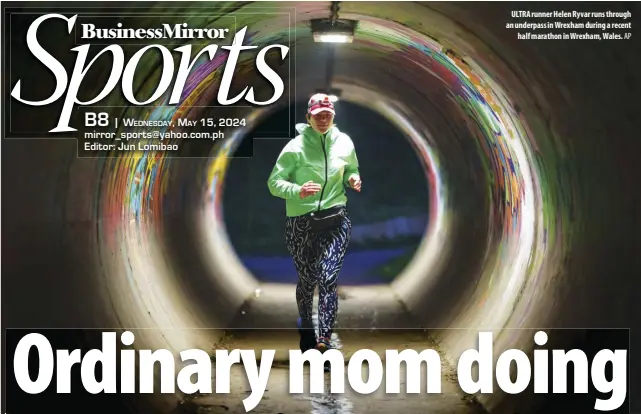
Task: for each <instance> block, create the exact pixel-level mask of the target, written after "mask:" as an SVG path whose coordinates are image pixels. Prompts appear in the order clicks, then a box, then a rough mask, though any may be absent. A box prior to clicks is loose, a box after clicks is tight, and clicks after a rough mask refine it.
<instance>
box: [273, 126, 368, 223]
mask: <svg viewBox="0 0 641 414" xmlns="http://www.w3.org/2000/svg"><path fill="white" fill-rule="evenodd" d="M296 130H297V131H298V132H299V134H300V135H298V136H297V137H296V138H294V139H292V140H291V141H289V142H288V143H287V145H285V148H283V150H282V151H281V153H280V155H279V156H278V160H276V165H274V168H273V170H272V172H271V174H270V175H269V179H268V180H267V187H268V188H269V191H270V193H271V194H272V195H274V196H276V197H280V198H283V199H285V207H286V214H287V216H289V217H295V216H301V215H303V214H307V213H310V212H312V211H315V210H318V209H319V206H320V209H321V210H325V209H328V208H330V207H335V206H339V205H343V206H344V205H346V204H347V194H346V191H345V187H348V186H349V184H348V183H349V179H350V178H351V177H352V176H353V175H359V172H358V159H357V158H356V150H355V149H354V143H353V142H352V140H351V138H350V137H349V136H348V135H347V134H344V133H342V132H340V131H339V130H338V128H337V127H336V126H333V127H332V128H331V129H330V130H329V131H327V133H325V134H324V135H321V134H320V133H318V132H316V131H315V130H314V129H313V128H312V127H311V126H309V125H308V124H297V125H296ZM307 181H313V182H315V183H317V184H320V185H321V187H322V188H321V191H319V192H317V193H316V194H314V195H311V196H308V197H305V198H302V199H301V198H300V189H301V186H302V185H303V184H305V183H306V182H307Z"/></svg>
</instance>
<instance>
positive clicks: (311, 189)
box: [300, 181, 321, 198]
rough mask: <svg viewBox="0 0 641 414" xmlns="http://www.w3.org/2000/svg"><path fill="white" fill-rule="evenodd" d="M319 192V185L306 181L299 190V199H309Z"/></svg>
mask: <svg viewBox="0 0 641 414" xmlns="http://www.w3.org/2000/svg"><path fill="white" fill-rule="evenodd" d="M320 190H321V185H320V184H316V183H315V182H313V181H307V182H306V183H305V184H303V186H302V187H301V188H300V198H305V197H309V196H311V195H314V194H316V193H317V192H319V191H320Z"/></svg>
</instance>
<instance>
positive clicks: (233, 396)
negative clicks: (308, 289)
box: [182, 284, 486, 414]
mask: <svg viewBox="0 0 641 414" xmlns="http://www.w3.org/2000/svg"><path fill="white" fill-rule="evenodd" d="M294 289H295V288H294V286H293V285H275V284H267V285H262V286H261V287H260V289H259V290H257V295H256V296H255V297H254V298H252V299H251V300H249V301H247V303H246V304H245V306H243V307H242V309H241V310H240V311H239V313H238V315H237V317H236V318H235V320H234V321H233V322H232V323H231V324H230V329H227V330H226V331H225V335H224V337H223V338H222V339H221V340H220V341H219V343H218V344H217V345H216V347H215V349H226V350H232V349H255V350H257V351H256V352H257V354H259V353H260V350H261V349H273V350H275V351H276V355H275V357H274V362H273V363H272V369H271V371H270V377H269V382H268V385H267V390H266V391H265V394H264V396H263V399H262V401H261V403H260V404H259V405H258V406H257V407H256V408H255V409H254V410H253V411H252V412H256V413H265V414H267V413H269V414H272V413H273V414H277V413H288V414H290V413H291V414H298V413H314V414H324V413H335V414H339V413H389V412H404V413H413V412H429V413H432V414H441V413H442V414H482V413H486V411H484V410H483V409H482V408H481V407H480V406H479V405H478V404H477V403H476V402H475V401H474V400H473V399H472V398H470V397H469V396H467V395H465V394H463V393H462V392H461V391H460V389H459V387H458V384H457V382H456V378H455V375H454V372H455V370H454V369H453V367H450V366H448V365H447V363H446V362H445V361H443V366H442V380H441V386H442V389H441V393H440V394H427V393H426V383H425V380H424V379H425V378H426V371H425V367H424V366H423V367H422V370H421V378H423V380H422V384H421V393H420V394H406V393H405V392H404V390H405V378H404V376H405V369H404V367H402V368H401V377H400V378H401V388H400V389H401V393H399V394H397V395H394V394H385V392H384V391H385V389H384V388H385V386H384V384H385V382H384V381H385V374H384V377H383V382H382V384H381V387H380V388H379V390H378V391H377V392H375V393H373V394H369V395H360V394H358V393H356V392H355V391H353V390H352V389H351V388H350V387H349V385H348V383H347V380H346V383H345V391H346V392H345V393H343V394H332V393H331V392H330V391H329V387H330V378H331V374H329V373H326V374H325V393H324V394H310V393H309V379H308V378H309V372H306V373H305V381H306V385H305V388H304V389H305V393H303V394H299V395H296V394H290V393H289V371H288V369H287V365H288V362H289V358H288V352H289V350H290V349H296V348H297V347H298V332H297V330H296V328H295V322H296V318H297V315H298V313H297V308H296V302H295V300H294V298H295V295H294ZM340 296H341V298H340V299H339V301H340V302H339V315H338V318H337V323H336V329H335V333H334V335H333V337H332V341H333V344H334V346H335V347H337V348H339V349H340V350H341V351H342V353H343V356H344V359H345V361H346V363H347V362H348V361H349V358H350V357H351V355H353V354H354V352H356V351H357V350H359V349H371V350H373V351H375V352H376V353H377V354H378V355H379V357H381V359H382V360H383V361H384V360H385V359H384V357H385V350H386V349H396V350H403V349H414V350H416V351H417V352H421V351H423V350H424V349H428V348H431V349H437V350H438V348H437V346H436V345H435V343H434V341H433V340H432V338H431V337H430V334H429V332H428V331H427V330H425V329H416V328H414V327H416V326H418V325H417V324H416V321H414V320H413V318H412V317H411V316H410V315H409V314H408V313H407V312H406V311H405V309H404V308H403V306H402V304H401V302H399V301H398V300H396V298H395V297H394V295H393V294H392V291H391V289H390V288H389V287H388V286H377V287H370V288H369V289H368V290H366V289H363V288H353V287H349V288H347V287H346V288H341V289H340ZM317 300H318V297H317V296H316V297H315V301H314V309H315V310H316V309H317V305H318V302H317ZM314 316H315V317H316V312H315V315H314ZM258 356H259V355H258ZM214 364H215V361H214ZM259 364H260V362H259ZM383 366H385V364H384V362H383ZM212 372H214V374H213V377H212V382H213V384H215V370H212ZM345 375H347V374H345ZM367 375H368V374H367V368H365V367H364V368H363V378H364V379H366V378H367ZM230 390H231V392H230V393H229V394H212V395H202V396H196V397H190V398H189V400H187V401H185V403H184V404H183V407H182V408H183V410H184V411H183V412H186V413H202V412H207V413H214V414H215V413H245V412H246V411H245V409H244V407H243V403H242V400H243V399H244V398H247V397H248V396H249V395H250V393H251V390H250V387H249V385H248V382H247V380H246V376H245V372H244V369H243V367H242V366H240V365H234V367H233V368H232V371H231V389H230Z"/></svg>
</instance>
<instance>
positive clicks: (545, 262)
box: [3, 3, 641, 412]
mask: <svg viewBox="0 0 641 414" xmlns="http://www.w3.org/2000/svg"><path fill="white" fill-rule="evenodd" d="M295 6H296V15H295V16H294V15H292V16H291V20H289V18H287V16H285V17H283V16H275V17H269V15H268V13H263V15H262V16H261V15H258V14H255V13H254V14H245V15H242V14H241V13H240V12H239V17H238V25H239V27H242V26H241V25H245V24H247V25H249V26H250V28H252V30H248V33H253V43H256V44H266V43H270V42H272V41H273V40H274V39H282V35H283V34H284V33H288V30H289V29H288V27H289V26H288V25H289V24H290V22H291V24H292V25H293V26H297V27H298V29H296V37H295V38H296V49H295V50H296V54H295V55H293V54H292V55H290V58H292V57H293V56H296V73H297V81H296V93H297V95H298V96H300V97H301V99H304V98H305V97H306V96H307V94H308V93H310V92H311V88H313V86H312V85H313V81H314V80H318V79H322V73H320V72H321V71H318V70H313V69H314V68H315V67H318V65H319V64H320V63H318V62H322V56H311V55H309V54H306V52H305V49H304V45H305V44H306V42H307V43H308V44H309V43H310V40H309V37H308V36H309V34H308V33H307V32H306V31H307V29H306V28H305V22H306V21H307V20H309V19H310V18H312V17H316V16H324V15H325V14H326V10H327V5H326V4H323V3H313V4H309V3H308V4H296V5H295ZM194 7H201V6H199V5H198V4H196V5H194ZM246 7H249V6H246ZM258 7H263V10H265V9H264V8H265V7H267V6H265V5H260V6H258ZM270 7H271V5H270ZM280 7H281V8H283V7H285V6H280ZM286 7H294V4H293V3H292V4H288V5H287V6H286ZM577 7H578V6H574V8H575V9H576V8H577ZM510 10H511V7H510V6H509V5H504V4H493V5H492V7H488V5H486V4H484V5H470V4H465V5H461V4H429V5H427V4H416V3H408V4H402V5H401V4H396V5H395V6H394V10H393V11H390V9H389V8H387V7H385V6H383V5H381V4H375V3H371V4H370V3H346V4H342V6H341V16H342V17H346V18H357V19H359V20H361V22H362V23H361V28H360V29H359V30H360V33H361V34H362V36H363V37H362V38H363V39H364V40H363V41H362V42H361V43H359V42H357V43H355V44H354V46H350V47H351V52H350V53H343V52H339V54H338V55H337V67H336V85H338V86H340V87H341V88H343V90H344V91H345V99H349V100H354V101H357V102H358V101H359V100H360V101H361V102H363V101H370V102H373V100H372V99H370V97H367V98H365V96H366V95H364V92H363V91H364V90H369V91H371V92H370V93H372V94H378V95H374V96H384V97H386V99H385V100H383V99H380V100H378V101H377V105H378V106H377V107H376V108H375V109H377V110H379V111H381V112H382V113H383V114H384V115H386V116H388V117H390V119H392V120H393V121H394V122H397V123H398V125H399V127H401V128H403V129H404V131H405V132H406V133H408V135H409V134H412V133H414V134H416V136H420V137H423V138H424V142H426V143H427V144H428V146H427V148H428V149H429V151H430V154H431V156H432V157H433V158H430V156H427V157H426V159H428V160H429V159H431V162H432V163H433V164H432V165H431V166H430V167H431V168H432V177H433V179H432V180H431V186H432V188H433V189H434V188H439V189H440V191H441V192H442V193H439V197H436V198H435V200H436V201H435V203H434V204H433V205H432V206H426V208H429V209H430V211H431V214H432V219H433V220H432V224H434V223H436V224H438V226H434V225H433V226H432V227H430V228H429V229H428V230H429V231H428V237H427V238H426V240H425V241H424V243H423V245H422V246H421V251H422V253H424V254H421V255H417V257H416V260H415V261H414V262H413V263H412V264H411V265H410V266H409V267H408V269H406V272H405V273H404V274H403V275H401V276H400V277H399V278H398V279H397V280H396V281H395V282H394V283H393V284H392V288H393V290H394V291H395V293H396V295H397V296H398V297H399V298H400V299H401V300H402V301H403V303H404V304H405V305H406V307H407V308H408V309H409V310H410V311H411V312H412V313H413V314H414V315H415V316H418V317H419V318H420V319H421V320H422V321H424V326H427V327H430V328H436V329H438V328H470V329H467V330H460V329H458V330H456V329H442V330H441V331H440V332H439V337H440V339H441V340H442V344H441V345H442V346H443V349H444V350H445V352H446V355H447V356H448V358H449V359H450V360H451V361H453V362H455V360H456V357H457V355H458V354H460V352H461V351H462V350H463V349H465V348H468V347H473V346H475V345H476V334H477V331H478V330H481V329H496V330H497V331H500V332H501V335H500V336H499V337H498V338H497V342H496V344H495V347H496V348H497V354H498V352H499V351H500V350H501V349H505V348H509V347H517V348H521V349H529V348H531V347H532V344H533V340H532V334H533V332H532V331H515V330H510V329H511V328H539V327H544V328H552V327H583V328H586V327H610V328H612V327H631V326H635V325H636V324H638V322H639V319H638V311H636V309H635V306H634V305H635V303H636V301H637V300H639V294H638V291H639V290H638V283H639V282H638V281H631V280H629V277H630V273H631V272H630V270H632V269H638V265H639V263H638V257H635V255H634V254H635V251H636V249H635V246H636V245H635V244H634V243H631V241H633V240H634V238H633V237H634V235H631V234H630V232H629V230H630V228H634V227H633V226H634V225H637V224H638V222H637V221H636V217H637V214H638V213H636V211H637V209H638V208H636V205H637V204H635V201H636V200H637V196H636V189H637V188H638V182H637V181H638V180H635V177H634V176H633V175H632V174H630V173H629V172H627V170H626V168H629V167H631V166H632V165H634V164H632V162H633V154H634V150H633V149H634V148H635V147H634V145H637V144H636V143H634V142H633V141H632V137H634V136H638V129H636V127H635V125H634V122H635V120H636V119H635V118H633V112H632V108H633V105H626V103H627V102H626V100H627V99H630V104H632V103H633V101H632V100H631V95H629V94H628V93H629V91H632V90H634V88H635V86H636V87H638V85H639V75H638V74H636V73H635V72H634V71H633V70H632V69H630V68H634V67H638V65H639V63H641V61H640V57H639V54H638V52H637V54H633V53H631V52H630V51H629V49H627V46H628V45H627V44H625V42H619V43H616V44H615V43H608V44H607V46H606V45H604V44H594V45H593V50H592V51H591V53H586V52H584V51H583V49H581V48H579V47H576V44H575V43H573V42H567V43H562V42H559V43H543V42H539V43H535V42H531V43H523V42H517V40H516V36H515V33H513V32H511V31H509V30H505V29H502V27H504V25H503V24H502V22H504V21H506V20H508V19H509V11H510ZM241 15H242V16H243V17H242V18H241V17H240V16H241ZM633 15H634V13H633ZM497 22H499V23H497ZM254 27H255V28H256V29H254ZM280 41H281V42H282V40H280ZM426 56H427V57H426ZM445 56H448V58H446V57H445ZM609 61H615V62H618V63H617V66H616V67H613V66H612V64H611V63H609ZM359 62H360V65H359ZM465 63H466V64H467V66H466V64H465ZM392 65H393V66H392ZM364 68H367V69H368V70H369V72H368V73H367V74H364ZM445 69H447V70H445ZM282 70H284V68H283V69H282ZM463 72H466V74H467V79H468V82H461V81H460V80H459V79H461V78H465V77H466V76H461V74H462V73H463ZM430 73H431V75H430ZM448 73H450V75H448ZM13 82H14V83H15V81H13ZM212 82H215V77H214V76H212V75H211V74H210V75H209V77H207V75H206V74H205V75H202V77H201V78H200V82H199V83H200V86H199V88H198V90H196V91H195V92H194V91H193V90H192V91H191V94H188V95H187V96H186V97H185V100H184V102H183V104H182V105H181V108H180V109H179V111H180V110H184V108H188V107H190V106H195V105H196V104H197V103H198V102H203V101H206V100H207V99H208V98H209V96H208V95H207V93H202V91H203V90H205V89H204V87H205V86H207V85H215V83H212ZM461 84H462V86H461ZM588 86H589V87H588ZM291 87H292V85H288V88H291ZM306 88H308V89H306ZM466 92H467V93H468V95H467V99H465V98H464V97H465V96H466V95H465V93H466ZM478 95H480V96H482V97H483V99H480V98H479V96H478ZM453 97H454V98H453ZM113 99H117V98H113ZM480 101H483V102H485V105H483V106H478V105H476V104H475V103H478V102H480ZM488 108H489V109H488ZM139 111H140V114H141V115H145V112H144V110H143V109H139ZM132 113H134V114H135V113H136V109H132ZM434 114H438V116H435V115H434ZM196 115H198V113H197V111H195V110H192V112H189V113H188V116H196ZM266 115H267V114H259V113H257V112H255V113H253V114H248V116H249V117H250V118H249V119H250V121H251V122H252V123H253V122H256V121H257V120H258V119H259V117H260V116H266ZM22 116H25V115H22ZM146 116H147V117H150V118H153V117H158V118H162V117H167V116H169V117H173V116H176V114H175V113H171V112H167V111H163V110H162V109H158V110H157V111H155V112H153V113H147V114H146ZM493 116H497V118H498V122H496V123H494V124H493V125H494V127H495V128H496V129H495V130H494V131H491V130H490V131H489V132H488V130H484V128H486V127H487V124H486V122H487V119H488V118H492V117H493ZM54 118H55V114H54ZM479 120H480V121H479ZM452 121H453V122H452ZM43 123H44V122H43ZM497 132H498V134H497ZM508 137H509V138H508ZM492 138H493V139H494V140H495V141H494V143H495V144H496V145H495V146H494V147H490V146H489V145H488V148H493V151H495V152H494V154H495V155H496V158H494V161H492V157H491V156H490V155H489V153H487V152H484V150H483V149H482V143H483V142H484V141H485V142H486V143H487V142H490V141H492ZM228 142H229V143H225V145H227V146H233V145H234V144H233V141H232V140H230V141H228ZM477 145H478V146H479V147H477ZM3 146H4V148H3V153H4V154H7V156H6V157H4V158H3V173H4V176H5V177H12V178H11V179H10V180H7V179H6V178H5V180H3V184H4V191H3V196H4V200H5V203H4V204H5V205H4V209H3V224H4V226H3V227H4V229H3V238H4V240H3V242H4V243H3V244H4V249H3V276H4V277H3V282H4V288H5V291H6V292H10V295H8V296H7V295H5V298H4V299H5V300H4V301H3V302H4V303H5V305H4V306H5V307H4V309H5V312H3V318H4V323H5V326H9V327H34V328H35V327H43V326H47V327H75V328H78V327H85V328H103V329H106V328H114V329H123V328H137V329H140V328H153V329H140V330H137V331H135V333H136V342H135V344H136V345H137V346H139V347H141V348H168V349H172V350H178V351H179V350H182V349H186V348H194V347H196V348H202V349H211V347H212V345H213V343H214V342H215V341H216V340H217V339H218V338H219V336H220V335H221V334H222V333H223V331H224V329H225V327H226V326H228V324H229V323H230V321H231V320H232V319H233V317H234V316H235V314H236V312H237V310H238V308H239V307H240V306H241V304H242V303H243V302H244V301H245V300H246V299H247V298H248V297H249V296H250V295H251V293H252V292H253V291H254V289H255V287H256V286H257V282H256V281H255V280H254V279H253V278H252V276H251V275H250V274H249V273H248V272H247V271H246V270H245V269H244V267H243V266H242V264H241V263H240V262H239V261H238V259H237V258H236V257H235V255H234V254H233V250H231V246H229V245H228V244H226V243H223V242H224V241H225V234H224V225H223V223H222V220H221V217H222V216H221V211H220V208H221V199H222V180H223V178H224V170H225V167H226V162H225V161H224V160H218V161H217V162H212V163H210V162H209V161H207V160H201V161H193V160H177V159H172V160H168V159H162V158H156V159H153V161H152V158H151V157H149V158H147V159H146V160H145V162H140V161H141V159H140V158H128V159H122V160H119V161H115V160H91V159H77V158H76V142H75V141H74V140H64V141H63V140H56V141H37V145H34V143H33V142H27V141H7V140H4V141H3ZM229 149H230V148H227V147H223V148H220V151H225V150H229ZM506 155H509V157H507V156H506ZM507 158H511V159H513V160H514V161H515V162H516V163H518V166H517V169H516V171H515V173H514V174H513V175H511V176H510V177H507V178H506V179H507V180H508V183H509V184H510V186H513V187H512V188H514V189H517V191H515V194H518V195H520V197H515V198H512V199H510V202H511V204H510V207H519V209H518V213H517V214H516V215H514V216H512V215H510V214H508V210H507V209H506V206H507V202H506V198H505V197H503V198H500V197H499V196H498V195H499V194H501V193H500V192H498V193H497V192H495V191H497V190H496V189H497V188H498V187H499V183H497V180H496V176H497V175H499V173H500V171H501V170H500V169H501V168H502V164H501V160H502V161H503V162H504V161H505V159H507ZM25 160H29V162H25ZM483 165H486V167H483ZM484 168H485V170H484ZM457 171H464V172H465V173H457ZM484 171H490V172H491V174H493V175H491V174H489V175H485V172H484ZM13 177H15V178H13ZM509 180H514V182H511V181H509ZM187 183H189V185H188V184H187ZM507 187H508V186H507V185H506V186H505V188H506V189H507ZM633 194H634V195H633ZM470 203H471V204H472V206H474V207H476V208H470V207H469V205H470ZM514 203H516V204H514ZM480 207H482V209H480V210H479V208H480ZM515 223H516V225H515ZM513 225H515V226H514V227H512V226H513ZM470 229H473V230H472V231H470ZM168 235H169V236H171V237H169V238H168V237H167V236H168ZM214 246H215V248H214ZM435 246H439V247H441V249H439V250H436V248H435ZM178 249H182V250H178ZM461 251H465V252H468V251H469V252H470V253H469V255H470V256H471V257H469V258H468V260H465V261H463V260H460V257H459V255H460V254H461ZM181 257H182V259H181ZM425 269H428V271H426V270H425ZM471 281H473V283H472V282H471ZM632 283H635V286H634V288H633V286H631V284H632ZM453 289H456V295H457V296H458V297H456V298H451V297H452V296H453V295H452V294H449V295H447V293H448V292H449V291H451V290H453ZM439 298H440V299H439ZM444 298H447V300H446V299H444ZM36 303H39V305H38V306H35V304H36ZM598 303H604V304H607V308H605V309H603V308H601V307H598V306H595V304H598ZM194 328H213V330H203V329H194ZM633 334H634V332H633ZM633 340H634V337H633ZM632 362H633V363H638V362H635V361H634V359H633V360H632ZM633 385H634V384H633ZM503 397H504V396H502V395H500V394H493V395H489V396H488V395H482V396H480V401H481V402H482V403H483V404H484V405H485V406H486V407H487V408H488V409H490V410H491V411H495V412H510V411H509V409H510V404H514V403H515V401H514V400H512V401H509V400H507V399H504V398H503ZM167 398H169V397H167ZM506 401H507V402H506ZM165 402H171V399H168V400H165ZM632 403H634V400H633V401H632Z"/></svg>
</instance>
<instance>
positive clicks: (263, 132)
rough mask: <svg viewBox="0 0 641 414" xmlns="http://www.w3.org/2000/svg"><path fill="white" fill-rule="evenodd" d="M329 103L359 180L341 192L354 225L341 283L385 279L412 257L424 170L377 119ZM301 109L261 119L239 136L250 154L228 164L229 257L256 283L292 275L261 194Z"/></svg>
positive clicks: (269, 203) (275, 217)
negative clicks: (354, 188)
mask: <svg viewBox="0 0 641 414" xmlns="http://www.w3.org/2000/svg"><path fill="white" fill-rule="evenodd" d="M336 108H337V111H338V115H337V118H336V119H335V122H336V123H337V125H338V128H339V129H340V130H341V131H343V132H345V133H347V134H349V135H350V137H351V139H352V141H353V142H354V145H355V146H356V148H357V156H358V157H359V163H360V172H361V176H362V177H363V180H365V181H367V185H366V190H363V191H362V192H361V193H360V194H356V193H350V192H349V191H348V190H346V192H347V195H348V209H349V214H350V217H351V219H352V222H353V226H354V227H353V228H352V233H351V240H350V247H349V249H348V253H347V256H346V258H345V263H344V265H343V271H342V272H341V276H340V278H341V285H344V286H348V285H369V284H380V283H390V282H391V281H392V280H394V278H395V277H396V276H397V275H398V274H400V273H402V271H403V269H404V268H405V267H406V266H407V264H408V263H409V262H410V261H411V260H412V258H413V256H414V254H415V253H416V251H417V249H418V246H419V244H420V242H421V240H422V239H423V237H424V235H425V229H426V228H427V227H428V226H429V223H428V220H429V206H430V201H429V185H428V182H427V177H426V172H425V171H424V168H423V165H422V164H421V162H420V159H419V156H418V154H417V153H416V152H417V151H418V150H417V149H415V148H413V146H412V145H411V143H410V140H409V138H408V137H405V136H403V134H402V133H401V132H400V131H399V130H398V129H396V128H395V127H394V125H393V124H391V123H390V122H389V121H388V120H387V119H385V118H384V117H383V116H381V115H379V114H376V113H375V112H372V111H370V110H368V109H367V108H364V107H361V106H359V105H355V104H352V103H350V102H338V103H337V104H336ZM306 109H307V108H306V103H299V104H298V105H297V106H295V107H293V108H283V109H281V110H280V111H278V112H276V113H274V114H273V115H272V116H270V117H269V118H268V119H265V120H264V121H263V122H262V123H261V124H259V125H257V126H256V127H255V128H254V129H252V130H251V131H248V132H247V136H246V137H245V138H244V140H251V139H253V141H254V142H253V145H254V150H253V154H254V155H253V156H252V158H251V159H249V158H234V159H232V160H231V161H230V165H229V172H228V174H229V177H228V178H227V179H226V182H225V191H224V196H223V205H224V210H223V217H224V222H225V228H226V231H227V234H228V235H229V238H230V243H231V244H232V246H233V247H234V250H235V252H236V254H237V255H238V256H239V257H240V260H241V261H242V263H243V264H244V265H245V267H247V268H248V270H249V271H250V272H251V273H252V274H253V275H254V276H255V277H256V278H257V279H258V280H260V281H261V282H268V283H269V282H271V283H290V284H295V283H296V280H297V275H296V271H295V268H294V265H293V261H292V259H291V257H290V256H289V253H288V252H287V249H286V247H285V243H284V235H283V231H284V225H285V224H284V205H283V200H281V199H277V198H275V197H273V196H272V195H271V194H269V191H268V190H267V188H266V180H267V176H268V175H269V173H270V171H271V169H272V167H273V163H274V162H275V160H276V158H277V157H278V154H279V153H280V151H281V150H282V149H283V146H284V145H285V144H286V143H287V141H288V140H289V139H291V138H292V137H295V136H296V134H297V132H296V130H295V124H297V123H301V122H305V112H306ZM284 125H289V130H288V131H287V130H284V128H283V126H284ZM399 166H401V167H400V168H399Z"/></svg>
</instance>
